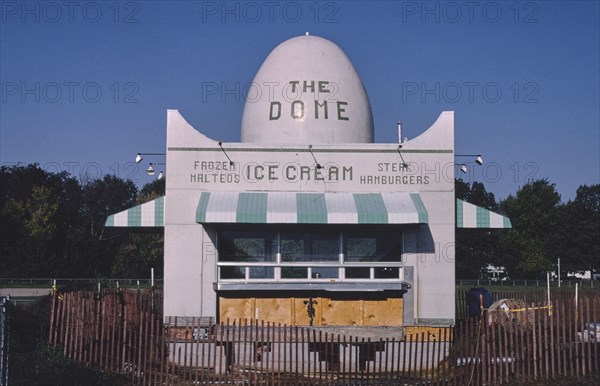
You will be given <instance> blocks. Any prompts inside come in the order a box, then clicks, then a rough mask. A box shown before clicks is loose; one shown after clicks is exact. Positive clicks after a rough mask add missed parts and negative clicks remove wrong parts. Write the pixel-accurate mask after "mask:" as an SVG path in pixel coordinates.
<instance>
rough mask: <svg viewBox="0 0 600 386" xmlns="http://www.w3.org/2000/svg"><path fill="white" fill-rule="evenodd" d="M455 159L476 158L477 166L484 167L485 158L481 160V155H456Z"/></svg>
mask: <svg viewBox="0 0 600 386" xmlns="http://www.w3.org/2000/svg"><path fill="white" fill-rule="evenodd" d="M454 156H455V157H476V158H475V162H476V163H477V165H483V158H481V154H456V155H454Z"/></svg>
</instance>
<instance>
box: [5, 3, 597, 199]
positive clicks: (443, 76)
mask: <svg viewBox="0 0 600 386" xmlns="http://www.w3.org/2000/svg"><path fill="white" fill-rule="evenodd" d="M224 4H225V5H224ZM468 4H470V5H468ZM598 4H599V3H598V2H596V1H589V2H587V1H586V2H576V1H564V2H562V1H553V2H518V3H517V2H512V1H511V2H472V3H468V2H462V1H458V2H435V1H434V2H421V1H390V2H383V1H382V2H358V1H349V2H345V1H339V2H318V3H315V2H312V1H310V2H286V1H280V2H262V1H258V2H227V3H222V2H221V1H215V2H212V1H205V2H191V1H169V2H166V1H142V2H127V1H123V2H113V1H110V2H104V1H96V2H94V1H89V2H88V1H80V2H76V3H75V4H71V3H69V2H41V1H31V2H23V1H4V0H3V1H0V5H1V8H0V81H1V85H2V89H1V92H2V95H1V97H2V100H1V104H0V109H1V111H0V113H1V114H0V129H1V133H0V135H1V137H0V162H1V163H2V164H4V165H6V164H14V163H18V162H21V163H31V162H37V163H39V164H40V165H42V166H44V167H45V168H46V169H48V170H52V171H57V170H66V171H71V172H73V173H74V174H75V175H76V176H77V177H79V176H80V175H82V174H87V175H88V176H89V177H90V178H93V177H98V176H101V175H103V174H105V173H115V174H117V175H119V176H121V177H124V178H126V177H130V178H132V179H133V180H135V181H136V182H137V183H138V184H139V185H141V184H143V183H145V182H149V181H150V177H148V176H146V175H145V172H144V169H145V167H146V166H147V163H145V162H144V164H143V165H141V167H139V169H136V168H135V167H134V166H133V164H132V161H133V157H134V155H135V153H136V152H138V151H142V152H163V151H164V149H165V124H166V109H171V108H173V109H178V110H180V112H181V113H182V114H183V116H184V117H185V118H186V119H187V120H188V121H189V122H190V123H191V124H192V125H193V126H194V127H196V128H197V129H198V130H200V131H202V132H203V133H205V134H206V135H208V136H209V137H211V138H214V139H222V140H224V141H239V129H240V122H241V117H242V111H243V107H244V96H245V94H244V91H245V87H246V86H247V85H248V84H249V83H250V82H251V81H252V79H253V77H254V75H255V74H256V71H257V70H258V68H259V67H260V65H261V63H262V62H263V60H264V59H265V57H266V56H267V55H268V54H269V52H270V51H271V50H272V49H273V48H274V47H275V46H277V45H278V44H279V43H281V42H283V41H285V40H287V39H289V38H291V37H294V36H298V35H302V34H304V33H305V32H306V31H308V32H310V33H311V34H312V35H319V36H322V37H325V38H327V39H329V40H332V41H333V42H335V43H336V44H338V45H339V46H340V47H342V49H343V50H344V51H345V52H346V54H347V55H348V56H349V57H350V59H351V60H352V62H353V63H354V66H355V67H356V69H357V71H358V72H359V74H360V75H361V77H362V80H363V83H364V84H365V88H366V90H367V92H368V94H369V97H370V100H371V106H372V109H373V117H374V122H375V138H376V142H394V141H396V135H397V134H396V125H395V122H396V121H398V120H401V121H403V122H404V132H405V134H406V135H407V136H408V137H415V136H417V135H418V134H420V133H421V132H423V131H424V130H426V129H427V128H428V127H429V126H430V125H431V124H432V123H433V122H434V121H435V119H436V118H437V117H438V115H439V114H440V112H441V111H444V110H454V111H455V118H456V150H457V153H459V154H460V153H469V154H470V153H481V154H482V155H483V156H484V158H485V160H486V161H487V164H486V165H488V166H487V167H486V168H481V167H479V168H474V169H473V170H474V174H473V175H470V176H469V177H468V178H467V179H469V180H470V181H473V180H476V181H481V182H483V183H484V184H485V186H486V188H487V189H488V190H490V191H492V192H494V193H495V194H496V196H497V198H504V197H506V196H507V195H508V194H511V193H514V192H516V190H517V189H518V188H519V186H521V185H523V184H524V183H526V182H527V180H528V179H530V178H548V179H549V180H550V181H551V182H553V183H555V184H556V185H557V188H558V190H559V192H560V193H561V194H562V197H563V200H565V201H566V200H568V199H570V198H573V197H574V195H575V190H576V189H577V187H578V186H579V185H581V184H597V183H599V182H600V118H599V114H600V113H599V111H600V84H599V74H600V52H599V50H600V30H599V23H600V9H599V5H598ZM215 85H216V89H217V91H216V93H214V94H209V93H207V90H209V89H210V90H211V91H212V90H214V89H215ZM236 88H237V91H236ZM227 90H233V91H232V92H229V93H228V92H227ZM147 160H148V161H151V159H149V158H148V159H147ZM152 160H153V161H155V162H163V161H164V160H163V159H160V158H154V159H152ZM461 161H462V160H461ZM499 173H500V174H499ZM167 178H168V176H167Z"/></svg>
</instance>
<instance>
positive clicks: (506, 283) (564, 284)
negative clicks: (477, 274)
mask: <svg viewBox="0 0 600 386" xmlns="http://www.w3.org/2000/svg"><path fill="white" fill-rule="evenodd" d="M575 284H579V288H590V289H594V288H596V289H600V282H598V281H597V280H592V279H569V280H564V279H562V280H561V281H560V288H575ZM456 285H457V286H471V287H492V286H493V287H507V288H508V287H546V286H547V285H548V283H547V282H546V280H543V279H539V280H531V279H530V280H497V279H459V280H456ZM550 287H552V288H558V281H557V280H551V281H550Z"/></svg>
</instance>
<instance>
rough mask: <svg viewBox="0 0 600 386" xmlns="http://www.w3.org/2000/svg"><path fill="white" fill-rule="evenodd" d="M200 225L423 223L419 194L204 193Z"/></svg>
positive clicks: (198, 214)
mask: <svg viewBox="0 0 600 386" xmlns="http://www.w3.org/2000/svg"><path fill="white" fill-rule="evenodd" d="M196 222H198V223H259V224H424V223H427V222H428V214H427V210H426V209H425V205H423V202H422V201H421V197H419V194H417V193H400V192H398V193H396V192H394V193H297V192H241V193H240V192H203V193H202V194H201V196H200V201H199V203H198V208H197V210H196Z"/></svg>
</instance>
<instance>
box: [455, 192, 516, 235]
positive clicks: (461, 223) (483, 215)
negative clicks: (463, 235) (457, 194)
mask: <svg viewBox="0 0 600 386" xmlns="http://www.w3.org/2000/svg"><path fill="white" fill-rule="evenodd" d="M456 227H457V228H487V229H489V228H504V229H508V228H512V224H511V223H510V219H509V218H508V217H506V216H503V215H501V214H498V213H494V212H492V211H491V210H488V209H485V208H481V207H479V206H477V205H473V204H469V203H468V202H466V201H463V200H458V199H457V200H456Z"/></svg>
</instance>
